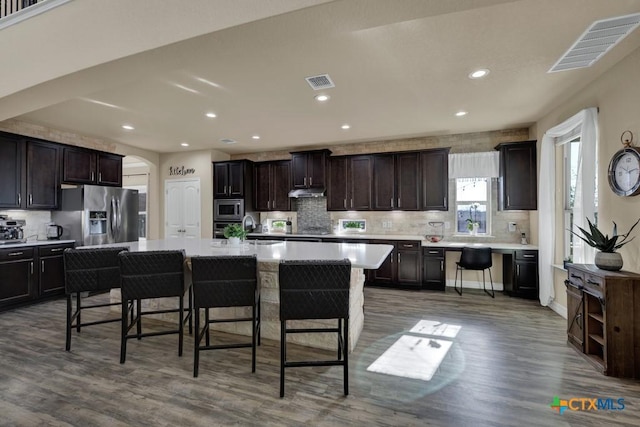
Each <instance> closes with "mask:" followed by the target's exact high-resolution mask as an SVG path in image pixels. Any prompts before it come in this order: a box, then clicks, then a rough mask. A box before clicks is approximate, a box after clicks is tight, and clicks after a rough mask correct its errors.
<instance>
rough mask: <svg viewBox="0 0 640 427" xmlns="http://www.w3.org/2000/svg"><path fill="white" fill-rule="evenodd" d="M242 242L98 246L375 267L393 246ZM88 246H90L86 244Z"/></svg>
mask: <svg viewBox="0 0 640 427" xmlns="http://www.w3.org/2000/svg"><path fill="white" fill-rule="evenodd" d="M255 242H256V243H253V242H245V243H243V244H241V245H240V246H231V245H228V244H227V241H226V240H222V239H186V238H177V239H163V240H142V241H139V242H123V243H114V244H109V245H101V246H100V247H109V246H128V247H129V250H130V251H132V252H140V251H154V250H180V249H183V250H184V251H185V253H186V255H187V256H188V257H191V256H198V255H200V256H215V255H253V254H255V255H256V256H257V257H258V261H260V262H279V261H280V260H340V259H344V258H348V259H349V260H350V261H351V265H352V266H353V267H356V268H364V269H373V270H375V269H377V268H378V267H380V265H381V264H382V263H383V262H384V260H385V259H386V258H387V256H388V255H389V253H390V252H391V250H392V249H393V246H391V245H383V244H359V243H320V242H294V241H289V242H284V241H282V242H280V241H278V242H276V241H272V242H262V244H259V243H260V242H259V241H255ZM85 247H90V246H85Z"/></svg>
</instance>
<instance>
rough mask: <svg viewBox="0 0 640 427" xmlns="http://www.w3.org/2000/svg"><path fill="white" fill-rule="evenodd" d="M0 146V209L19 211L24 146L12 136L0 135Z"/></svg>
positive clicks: (22, 179) (21, 195)
mask: <svg viewBox="0 0 640 427" xmlns="http://www.w3.org/2000/svg"><path fill="white" fill-rule="evenodd" d="M0 145H1V146H2V156H0V182H1V183H2V185H0V208H6V209H19V208H21V207H22V197H23V195H24V194H23V193H24V191H23V189H22V183H23V181H24V180H25V178H24V177H23V172H24V171H25V144H24V143H23V141H21V140H20V139H18V138H14V137H13V136H12V135H5V134H0Z"/></svg>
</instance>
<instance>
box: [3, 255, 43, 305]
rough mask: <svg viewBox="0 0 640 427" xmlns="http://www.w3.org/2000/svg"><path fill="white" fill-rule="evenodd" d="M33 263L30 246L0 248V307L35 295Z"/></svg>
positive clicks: (27, 299)
mask: <svg viewBox="0 0 640 427" xmlns="http://www.w3.org/2000/svg"><path fill="white" fill-rule="evenodd" d="M34 263H35V259H34V248H32V247H17V248H7V249H0V308H5V307H8V306H11V305H14V304H19V303H22V302H25V301H29V300H31V299H32V298H34V297H35V296H36V295H35V293H36V290H35V286H34V279H35V277H36V276H35V274H34Z"/></svg>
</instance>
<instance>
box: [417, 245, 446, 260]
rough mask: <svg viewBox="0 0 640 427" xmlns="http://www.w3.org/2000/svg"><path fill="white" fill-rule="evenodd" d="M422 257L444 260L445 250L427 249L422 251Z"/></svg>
mask: <svg viewBox="0 0 640 427" xmlns="http://www.w3.org/2000/svg"><path fill="white" fill-rule="evenodd" d="M422 255H423V256H428V257H433V258H444V249H436V248H429V247H426V248H424V249H423V250H422Z"/></svg>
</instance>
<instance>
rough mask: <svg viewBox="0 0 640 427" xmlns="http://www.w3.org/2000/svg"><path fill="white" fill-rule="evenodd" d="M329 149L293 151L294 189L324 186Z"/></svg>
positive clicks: (292, 176) (292, 174) (292, 177)
mask: <svg viewBox="0 0 640 427" xmlns="http://www.w3.org/2000/svg"><path fill="white" fill-rule="evenodd" d="M330 154H331V151H329V150H314V151H301V152H295V153H291V185H292V188H293V189H304V188H324V187H325V185H326V172H325V171H326V165H327V158H328V157H329V155H330Z"/></svg>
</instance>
